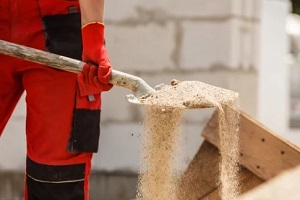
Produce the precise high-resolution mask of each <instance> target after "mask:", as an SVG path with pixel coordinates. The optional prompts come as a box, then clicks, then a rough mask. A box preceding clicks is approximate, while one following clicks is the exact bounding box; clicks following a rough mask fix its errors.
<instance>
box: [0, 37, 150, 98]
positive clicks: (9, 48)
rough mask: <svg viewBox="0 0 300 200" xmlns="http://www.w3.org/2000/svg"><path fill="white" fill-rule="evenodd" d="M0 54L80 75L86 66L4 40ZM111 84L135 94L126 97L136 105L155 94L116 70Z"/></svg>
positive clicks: (133, 78)
mask: <svg viewBox="0 0 300 200" xmlns="http://www.w3.org/2000/svg"><path fill="white" fill-rule="evenodd" d="M0 53H2V54H5V55H8V56H13V57H16V58H21V59H24V60H28V61H31V62H35V63H39V64H43V65H46V66H49V67H52V68H56V69H60V70H64V71H68V72H73V73H80V72H81V71H82V69H83V66H84V64H85V63H84V62H82V61H79V60H76V59H72V58H68V57H65V56H61V55H57V54H53V53H49V52H46V51H41V50H38V49H34V48H30V47H26V46H22V45H18V44H14V43H11V42H6V41H3V40H0ZM110 83H111V84H113V85H117V86H121V87H125V88H127V89H129V90H131V91H132V92H133V94H129V95H127V96H126V97H127V100H128V101H129V102H130V103H134V104H142V103H141V102H140V100H139V98H140V97H142V96H144V95H147V94H151V93H153V92H155V90H154V89H153V88H152V87H150V86H149V85H148V84H147V83H146V82H145V81H144V80H143V79H141V78H140V77H137V76H133V75H131V74H127V73H124V72H121V71H117V70H114V69H113V70H112V77H111V80H110Z"/></svg>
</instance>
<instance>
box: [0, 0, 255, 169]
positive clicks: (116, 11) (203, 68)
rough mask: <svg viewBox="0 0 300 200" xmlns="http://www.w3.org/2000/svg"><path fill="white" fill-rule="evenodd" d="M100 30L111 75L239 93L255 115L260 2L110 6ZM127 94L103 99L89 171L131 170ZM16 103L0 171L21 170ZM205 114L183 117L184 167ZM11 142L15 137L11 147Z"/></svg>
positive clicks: (135, 148)
mask: <svg viewBox="0 0 300 200" xmlns="http://www.w3.org/2000/svg"><path fill="white" fill-rule="evenodd" d="M105 24H106V42H107V49H108V52H109V54H110V58H111V61H112V64H113V66H114V68H115V69H117V70H120V71H124V72H127V73H130V74H133V75H137V76H140V77H141V78H143V79H144V80H145V81H146V82H147V83H149V85H151V86H153V87H154V86H155V85H157V84H160V83H167V84H169V83H170V81H171V79H173V78H175V79H178V80H198V81H203V82H206V83H209V84H213V85H216V86H220V87H224V88H227V89H232V90H235V91H237V92H239V93H240V104H241V107H242V108H243V109H244V110H245V111H246V112H248V113H250V114H251V115H253V116H255V115H256V104H257V102H256V99H257V68H258V67H257V65H258V54H257V52H258V50H259V45H258V44H259V34H258V33H259V31H258V29H259V28H260V27H259V26H260V0H210V1H207V0H186V1H181V0H164V1H159V0H152V1H145V0H128V1H117V0H110V1H106V8H105ZM128 93H130V91H129V90H127V89H124V88H120V87H114V89H113V90H111V91H110V92H108V93H105V94H103V111H102V122H101V127H102V130H101V138H100V139H101V141H100V151H99V153H98V154H96V155H95V157H94V160H93V168H94V170H105V171H131V172H136V171H137V170H138V164H139V148H140V139H141V135H142V134H143V125H142V122H143V119H144V116H143V115H144V110H143V108H142V107H141V106H136V105H132V104H130V103H128V102H127V101H126V99H125V95H126V94H128ZM19 104H20V105H19V107H18V109H17V110H16V111H15V113H14V115H13V116H12V118H11V120H10V122H9V125H8V126H7V128H6V130H5V133H4V135H3V136H2V138H1V139H0V170H1V169H2V170H6V169H13V170H20V169H23V168H24V157H25V133H24V119H25V106H24V104H25V102H24V99H22V100H21V101H20V103H19ZM212 111H213V110H197V111H187V112H186V118H185V120H184V123H183V124H184V125H183V128H182V130H183V131H182V132H183V133H182V134H183V137H184V144H185V145H183V146H184V147H183V152H184V155H183V158H182V159H183V160H184V161H185V162H184V165H185V166H186V165H187V164H188V162H189V161H190V160H191V159H192V157H193V155H194V154H195V153H196V151H197V150H198V148H199V146H200V145H201V142H202V138H201V137H200V132H201V130H202V128H203V126H204V125H205V123H206V121H207V120H208V118H209V117H210V115H211V113H212ZM12 137H19V140H18V141H19V144H13V143H12V139H11V138H12ZM14 156H16V157H14ZM185 166H183V168H184V167H185Z"/></svg>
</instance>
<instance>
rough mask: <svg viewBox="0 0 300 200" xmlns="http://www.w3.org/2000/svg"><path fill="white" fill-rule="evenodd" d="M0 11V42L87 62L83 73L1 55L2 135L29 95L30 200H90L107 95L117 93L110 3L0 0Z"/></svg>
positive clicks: (27, 193)
mask: <svg viewBox="0 0 300 200" xmlns="http://www.w3.org/2000/svg"><path fill="white" fill-rule="evenodd" d="M0 13H1V14H0V39H2V40H6V41H9V42H13V43H17V44H21V45H25V46H28V47H33V48H36V49H40V50H45V51H49V52H51V53H56V54H60V55H64V56H67V57H72V58H75V59H82V60H83V61H85V62H86V63H87V64H85V66H84V69H83V72H82V73H80V74H78V75H77V74H74V73H71V72H65V71H60V70H57V69H53V68H49V67H47V66H44V65H40V64H36V63H32V62H29V61H25V60H22V59H17V58H13V57H9V56H5V55H0V61H1V63H0V135H1V134H2V132H3V129H4V127H5V125H6V123H7V121H8V120H9V118H10V116H11V114H12V112H13V110H14V108H15V106H16V104H17V102H18V101H19V98H20V96H21V95H22V94H23V92H24V91H26V105H27V112H26V113H27V114H26V148H27V149H26V150H27V158H26V178H25V189H24V199H25V200H88V199H89V194H88V188H89V175H90V171H91V159H92V156H93V153H95V152H97V150H98V140H99V134H100V130H99V126H100V125H99V123H100V112H101V93H102V92H104V91H108V90H110V89H111V88H112V85H111V84H110V83H109V81H110V78H111V73H112V68H111V64H110V60H109V57H108V54H107V51H106V49H105V46H104V28H105V26H104V24H103V21H104V20H103V18H104V17H103V15H104V14H103V13H104V0H79V1H78V0H51V1H49V0H0ZM15 140H18V138H17V137H16V138H15ZM7 153H9V152H7Z"/></svg>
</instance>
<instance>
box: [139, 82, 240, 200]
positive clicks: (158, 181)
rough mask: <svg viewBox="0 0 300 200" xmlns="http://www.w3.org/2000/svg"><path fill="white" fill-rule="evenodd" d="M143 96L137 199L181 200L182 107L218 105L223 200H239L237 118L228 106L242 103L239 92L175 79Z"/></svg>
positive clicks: (194, 107) (192, 107) (193, 107)
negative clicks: (178, 168)
mask: <svg viewBox="0 0 300 200" xmlns="http://www.w3.org/2000/svg"><path fill="white" fill-rule="evenodd" d="M140 101H142V102H143V104H145V105H146V107H147V108H146V117H145V120H144V129H145V132H144V134H143V138H142V153H141V161H140V163H141V164H140V175H139V183H138V192H137V199H139V200H154V199H155V200H176V199H178V198H177V197H176V194H177V193H178V190H180V188H179V187H178V180H179V173H178V172H177V171H176V168H177V167H176V160H177V158H178V156H179V153H180V145H179V144H180V142H179V138H180V137H179V136H180V125H181V122H182V114H183V112H184V109H196V108H198V109H199V108H208V107H216V108H217V109H218V111H219V112H218V113H219V134H220V154H221V163H220V182H221V194H220V196H221V197H222V199H223V200H233V199H235V198H236V197H237V196H238V194H239V189H238V179H237V174H238V157H239V144H238V141H239V138H238V128H239V119H238V115H237V114H236V112H231V109H229V108H232V107H234V108H235V107H237V106H238V94H237V93H235V92H233V91H230V90H226V89H223V88H220V87H215V86H212V85H209V84H205V83H203V82H199V81H183V82H180V81H178V80H172V81H171V84H170V85H164V86H163V87H160V88H159V90H158V91H157V92H156V93H154V94H151V95H147V96H144V97H142V98H141V99H140ZM190 190H193V188H190ZM188 192H189V191H184V193H188ZM190 192H192V191H190Z"/></svg>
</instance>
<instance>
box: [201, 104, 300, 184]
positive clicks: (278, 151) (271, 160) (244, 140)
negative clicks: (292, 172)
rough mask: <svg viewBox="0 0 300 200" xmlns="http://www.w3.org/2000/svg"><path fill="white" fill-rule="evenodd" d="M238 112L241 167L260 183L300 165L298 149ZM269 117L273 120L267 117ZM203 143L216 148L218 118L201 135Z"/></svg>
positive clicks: (213, 116) (210, 121)
mask: <svg viewBox="0 0 300 200" xmlns="http://www.w3.org/2000/svg"><path fill="white" fill-rule="evenodd" d="M234 112H240V131H239V134H240V164H241V165H243V166H244V167H246V168H247V169H249V170H250V171H251V172H253V173H254V174H256V175H257V176H258V177H260V178H261V179H263V180H268V179H270V178H272V177H274V176H276V175H278V174H279V173H280V172H282V171H284V170H287V169H290V168H292V167H295V166H297V165H298V164H300V151H299V150H300V149H299V147H297V146H295V145H293V144H291V143H290V142H288V141H287V140H285V139H283V138H282V137H280V136H279V135H277V134H275V133H274V132H272V131H270V130H269V129H268V128H266V127H264V126H263V125H262V124H261V123H259V122H258V121H256V120H255V119H253V118H252V117H250V116H249V115H247V114H246V113H244V112H243V111H237V110H235V111H234ZM270 117H272V116H270ZM202 136H204V137H205V139H206V140H208V141H209V142H211V143H212V144H214V145H215V146H218V141H219V137H218V115H217V111H216V112H215V113H214V114H213V115H212V117H211V119H210V120H209V121H208V123H207V125H206V127H205V128H204V129H203V131H202Z"/></svg>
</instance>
